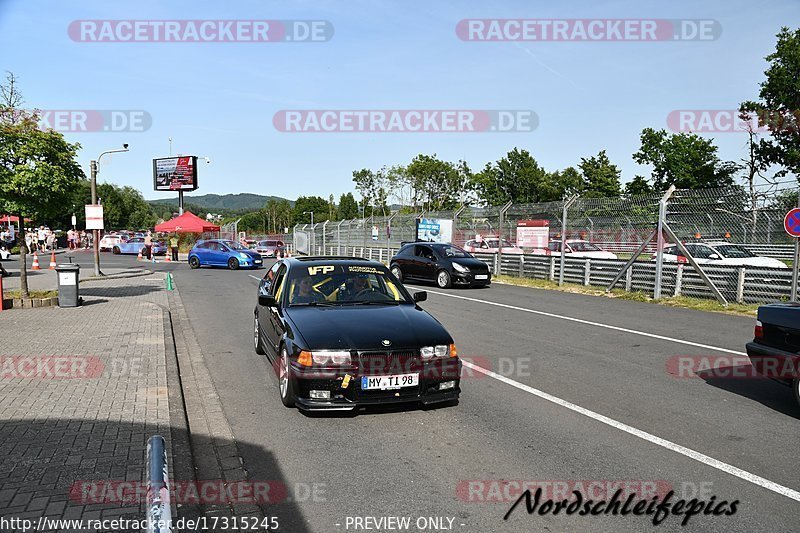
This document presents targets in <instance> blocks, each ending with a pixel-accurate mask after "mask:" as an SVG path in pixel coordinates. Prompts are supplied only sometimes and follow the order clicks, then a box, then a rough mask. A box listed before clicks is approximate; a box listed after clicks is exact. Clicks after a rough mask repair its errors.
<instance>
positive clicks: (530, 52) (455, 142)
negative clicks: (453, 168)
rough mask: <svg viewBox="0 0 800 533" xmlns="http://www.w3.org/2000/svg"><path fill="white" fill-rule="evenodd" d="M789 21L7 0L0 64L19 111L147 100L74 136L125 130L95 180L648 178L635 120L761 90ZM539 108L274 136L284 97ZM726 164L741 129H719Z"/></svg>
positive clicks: (625, 9) (738, 6)
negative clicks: (613, 31)
mask: <svg viewBox="0 0 800 533" xmlns="http://www.w3.org/2000/svg"><path fill="white" fill-rule="evenodd" d="M465 18H538V19H545V18H666V19H715V20H717V21H719V22H720V24H721V26H722V35H721V37H720V38H719V39H718V40H715V41H694V42H645V43H637V42H525V43H514V42H495V43H486V42H464V41H461V40H459V39H458V37H457V36H456V33H455V26H456V24H457V23H458V21H459V20H461V19H465ZM78 19H139V20H142V19H159V20H160V19H279V20H284V19H312V20H327V21H330V22H331V23H332V24H333V27H334V28H335V35H334V37H333V39H331V40H330V41H328V42H324V43H203V44H200V43H80V42H74V41H72V40H71V39H70V38H69V36H68V34H67V27H68V26H69V24H70V22H72V21H74V20H78ZM798 24H800V2H797V1H796V0H787V1H777V0H776V1H753V0H749V1H731V0H725V1H704V2H698V1H674V2H663V1H658V2H656V1H639V0H632V1H611V2H599V1H593V0H589V1H574V2H563V3H555V2H534V1H505V2H504V1H496V2H483V1H462V2H456V1H449V2H447V1H436V2H430V1H416V0H405V1H399V0H398V1H380V0H348V1H345V0H340V1H326V0H318V1H311V0H305V1H290V0H281V1H266V0H254V1H250V0H239V1H233V2H208V1H181V0H171V1H169V2H155V1H143V0H139V1H127V0H115V1H113V2H109V1H107V0H97V1H74V2H63V1H61V0H47V1H37V0H0V49H2V50H4V51H5V53H4V57H3V61H2V67H3V70H9V71H12V72H14V74H15V75H17V77H18V78H19V81H20V87H21V89H22V91H23V93H24V95H25V98H26V103H27V105H28V106H30V107H37V108H40V109H141V110H145V111H147V112H148V113H150V115H151V116H152V120H153V123H152V126H151V128H150V129H149V130H148V131H146V132H128V133H100V132H93V133H68V134H66V136H67V138H68V139H69V140H70V141H77V142H80V143H81V145H82V147H83V149H82V150H81V152H80V162H81V164H82V165H83V166H84V168H85V169H86V170H87V173H88V162H89V160H90V159H92V158H94V157H96V155H97V154H99V153H100V152H101V151H103V150H107V149H110V148H116V147H118V146H119V145H121V143H123V142H127V143H130V145H131V149H132V150H131V152H129V153H127V154H122V155H117V156H114V157H113V159H111V160H108V161H105V164H104V165H103V168H102V170H101V175H100V179H101V180H106V181H113V182H115V183H119V184H123V185H132V186H134V187H136V188H138V189H140V190H141V191H142V192H143V193H144V195H145V197H146V198H159V197H169V196H171V195H170V194H168V193H156V192H154V191H153V190H152V162H151V161H152V158H154V157H160V156H165V155H167V154H168V150H169V144H168V141H167V139H168V138H169V137H172V138H173V151H174V152H175V153H187V154H196V155H199V156H208V157H210V158H211V160H212V163H211V164H210V165H205V164H203V165H202V166H201V168H200V178H199V181H200V189H199V190H198V191H197V194H202V193H219V194H224V193H232V192H253V193H259V194H271V195H277V196H283V197H287V198H292V199H294V198H296V197H297V196H299V195H311V194H316V195H320V196H324V197H327V195H328V194H331V193H333V194H334V195H336V196H337V198H338V196H339V194H341V193H343V192H347V191H352V190H353V186H352V176H351V173H352V171H353V170H356V169H359V168H362V167H370V168H378V167H380V166H382V165H384V164H386V165H392V164H401V163H406V162H408V161H410V160H411V158H413V157H414V156H415V155H416V154H418V153H421V152H422V153H434V152H435V153H437V154H438V155H439V156H440V157H442V158H445V159H450V160H457V159H465V160H466V161H468V162H469V163H470V165H471V166H472V168H473V170H477V169H480V168H481V167H483V165H484V164H485V163H486V162H488V161H494V160H496V159H498V158H499V157H501V156H502V155H503V154H505V153H506V152H507V151H509V150H510V149H511V148H513V147H515V146H517V147H520V148H524V149H527V150H529V151H530V152H531V153H532V154H533V155H534V157H536V159H537V160H538V161H539V162H540V164H542V165H543V166H544V167H545V168H546V169H547V170H556V169H561V168H564V167H567V166H569V165H575V164H577V162H578V161H580V158H581V157H586V156H590V155H593V154H596V153H597V152H598V151H599V150H601V149H606V150H607V151H608V155H609V157H610V158H611V160H612V162H614V163H616V164H617V165H619V166H620V167H621V169H622V171H623V181H629V180H630V179H632V178H633V176H634V175H635V174H637V173H640V174H641V173H647V169H646V168H642V167H639V166H638V165H636V164H635V163H634V162H633V160H632V158H631V154H633V153H634V152H635V151H636V150H637V149H638V146H639V145H638V141H639V133H640V131H641V130H642V128H644V127H655V128H666V126H667V125H666V117H667V115H668V113H669V112H670V111H672V110H675V109H734V108H735V107H736V106H737V105H738V103H739V102H741V101H742V100H745V99H754V98H755V97H756V96H757V93H758V83H759V82H760V81H762V80H763V71H764V70H765V68H766V63H765V62H764V59H763V57H764V56H765V55H767V54H768V53H770V52H771V51H773V50H774V46H775V37H774V36H775V34H776V33H777V32H778V30H779V29H780V27H781V26H782V25H787V26H790V27H797V26H798ZM307 108H312V109H532V110H534V111H535V112H536V113H537V114H538V116H539V121H540V123H539V127H538V128H537V129H536V130H535V131H533V132H525V133H424V134H423V133H402V134H400V133H381V134H373V133H322V134H308V133H293V134H290V133H280V132H278V131H276V130H275V129H274V127H273V125H272V117H273V115H274V114H275V112H276V111H279V110H282V109H307ZM714 138H715V139H716V141H717V143H718V145H719V146H720V150H721V156H722V157H723V158H724V159H734V160H738V159H739V158H741V157H742V156H743V154H744V150H743V147H744V142H745V138H744V135H743V134H741V133H739V134H737V133H718V134H715V135H714Z"/></svg>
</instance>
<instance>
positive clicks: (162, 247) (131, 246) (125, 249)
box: [111, 237, 167, 255]
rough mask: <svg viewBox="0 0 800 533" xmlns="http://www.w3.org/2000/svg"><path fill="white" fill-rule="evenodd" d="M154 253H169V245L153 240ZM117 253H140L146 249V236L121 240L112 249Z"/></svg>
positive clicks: (143, 252)
mask: <svg viewBox="0 0 800 533" xmlns="http://www.w3.org/2000/svg"><path fill="white" fill-rule="evenodd" d="M152 248H153V255H164V254H166V253H167V245H166V244H165V243H163V242H159V241H153V244H152ZM111 251H112V252H114V253H115V254H138V253H139V252H140V251H141V252H142V255H144V254H145V251H144V237H134V238H132V239H128V240H126V241H125V240H124V241H120V242H118V243H117V244H115V245H114V247H113V248H112V249H111Z"/></svg>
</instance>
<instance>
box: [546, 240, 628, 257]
mask: <svg viewBox="0 0 800 533" xmlns="http://www.w3.org/2000/svg"><path fill="white" fill-rule="evenodd" d="M533 253H534V254H535V255H559V254H560V253H561V239H555V240H552V241H550V244H548V245H547V249H545V250H536V251H534V252H533ZM564 253H565V254H566V257H576V258H581V259H586V258H588V259H618V257H617V254H615V253H613V252H607V251H606V250H603V249H602V248H600V247H599V246H597V245H596V244H592V243H590V242H589V241H584V240H582V239H567V247H566V249H565V250H564Z"/></svg>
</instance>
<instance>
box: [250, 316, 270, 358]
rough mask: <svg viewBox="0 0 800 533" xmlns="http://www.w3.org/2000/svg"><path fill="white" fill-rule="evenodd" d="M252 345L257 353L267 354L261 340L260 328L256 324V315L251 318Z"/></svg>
mask: <svg viewBox="0 0 800 533" xmlns="http://www.w3.org/2000/svg"><path fill="white" fill-rule="evenodd" d="M253 323H254V325H253V345H254V348H255V349H256V353H257V354H258V355H267V352H266V351H265V350H264V344H262V342H261V328H260V327H259V325H258V315H255V317H254V318H253Z"/></svg>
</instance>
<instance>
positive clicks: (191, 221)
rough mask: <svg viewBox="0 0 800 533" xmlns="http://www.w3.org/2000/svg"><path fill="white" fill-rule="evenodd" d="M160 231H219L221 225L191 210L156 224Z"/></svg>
mask: <svg viewBox="0 0 800 533" xmlns="http://www.w3.org/2000/svg"><path fill="white" fill-rule="evenodd" d="M156 231H157V232H159V233H173V232H175V233H205V232H207V231H219V226H217V225H216V224H212V223H211V222H207V221H205V220H203V219H202V218H200V217H199V216H197V215H195V214H194V213H192V212H190V211H184V213H183V214H182V215H179V216H177V217H175V218H173V219H172V220H167V221H166V222H162V223H161V224H159V225H157V226H156Z"/></svg>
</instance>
